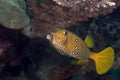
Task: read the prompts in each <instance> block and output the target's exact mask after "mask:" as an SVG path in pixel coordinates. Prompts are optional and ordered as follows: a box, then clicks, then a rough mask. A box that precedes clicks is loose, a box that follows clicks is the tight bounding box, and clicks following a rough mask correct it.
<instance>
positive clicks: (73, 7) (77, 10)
mask: <svg viewBox="0 0 120 80" xmlns="http://www.w3.org/2000/svg"><path fill="white" fill-rule="evenodd" d="M36 1H37V0H36ZM27 2H28V9H29V10H30V11H31V12H32V14H30V15H32V16H33V17H34V19H33V21H32V22H31V23H30V24H29V25H28V27H32V29H31V28H28V27H26V28H27V29H25V34H28V35H29V36H32V37H36V36H37V37H41V36H45V35H46V34H47V33H50V32H51V31H54V29H55V28H66V27H69V26H71V25H74V24H75V23H76V22H77V21H85V20H87V19H88V18H90V17H97V16H98V15H101V14H107V13H110V12H112V11H113V9H115V8H116V7H118V6H119V5H120V1H119V0H118V1H116V0H76V1H71V0H70V1H69V0H53V1H52V0H41V1H40V2H34V1H33V0H27Z"/></svg>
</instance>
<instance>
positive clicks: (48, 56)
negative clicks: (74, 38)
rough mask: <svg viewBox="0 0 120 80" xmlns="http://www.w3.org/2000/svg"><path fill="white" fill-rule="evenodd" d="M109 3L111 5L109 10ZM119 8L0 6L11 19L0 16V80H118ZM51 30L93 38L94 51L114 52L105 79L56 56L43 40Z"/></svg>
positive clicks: (92, 0) (103, 1) (35, 3)
mask: <svg viewBox="0 0 120 80" xmlns="http://www.w3.org/2000/svg"><path fill="white" fill-rule="evenodd" d="M1 1H2V0H1ZM3 1H5V0H3ZM22 1H23V2H22ZM75 2H78V3H77V4H75ZM108 2H113V3H112V4H111V5H110V4H109V3H108ZM13 3H14V4H16V6H14V10H15V11H16V13H14V11H11V9H13V7H12V6H13ZM18 3H19V5H20V4H22V7H21V6H18ZM88 3H89V5H88ZM114 3H115V4H114ZM3 4H7V5H4V6H3ZM8 4H9V6H8ZM23 4H24V5H25V6H24V8H23ZM80 4H82V5H80ZM98 5H99V7H97V8H96V6H98ZM10 6H11V7H10ZM119 6H120V0H83V1H82V0H75V1H74V2H73V1H71V0H70V1H69V0H68V1H67V0H21V2H19V0H11V2H9V3H7V0H6V2H0V13H1V12H2V11H3V10H4V8H6V7H7V8H8V11H4V13H6V14H8V15H9V16H10V17H8V16H7V17H6V14H0V16H3V18H0V79H1V80H120V77H119V75H120V15H119V14H120V7H119ZM9 8H10V10H9ZM2 9H3V10H2ZM19 11H20V12H19ZM2 13H3V12H2ZM12 15H16V16H17V17H15V18H14V17H13V16H12ZM20 15H22V17H21V16H20ZM24 16H26V17H24ZM8 18H9V19H8ZM11 20H12V21H11ZM16 21H18V22H16ZM9 22H10V23H9ZM16 23H17V24H16ZM22 23H23V24H22ZM55 28H66V29H68V30H70V31H72V32H74V33H75V34H76V35H78V36H79V37H81V38H82V39H84V38H85V37H86V35H88V34H89V35H91V36H92V37H93V38H94V40H95V48H93V49H92V51H100V50H102V49H104V48H105V47H107V46H112V47H113V48H114V50H115V61H114V64H113V66H112V69H111V70H110V71H109V72H107V73H106V74H104V75H98V74H96V72H95V65H94V62H93V61H90V63H89V64H86V65H83V66H78V65H73V64H71V60H72V59H73V58H71V57H68V56H64V55H60V54H59V53H58V52H57V51H56V50H55V49H54V48H53V46H51V45H50V44H49V42H48V40H47V39H46V34H49V33H51V32H52V31H54V30H55Z"/></svg>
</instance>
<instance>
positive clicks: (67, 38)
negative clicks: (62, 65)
mask: <svg viewBox="0 0 120 80" xmlns="http://www.w3.org/2000/svg"><path fill="white" fill-rule="evenodd" d="M47 39H48V40H49V41H50V42H51V43H52V44H53V46H54V47H55V48H56V49H57V50H58V51H59V52H60V53H61V54H63V55H68V56H71V57H75V58H77V59H79V60H84V59H88V58H91V59H93V60H94V61H95V64H96V70H97V73H98V74H104V73H106V72H107V71H108V70H109V69H110V68H111V66H112V64H113V60H114V50H113V49H112V48H111V47H108V48H106V49H104V50H103V51H101V52H100V53H94V52H91V51H90V50H89V48H88V46H87V44H86V43H85V42H84V41H83V40H82V39H81V38H79V37H77V36H76V35H75V34H74V33H72V32H70V31H68V30H58V31H56V32H53V33H51V34H50V35H47ZM86 41H88V40H86Z"/></svg>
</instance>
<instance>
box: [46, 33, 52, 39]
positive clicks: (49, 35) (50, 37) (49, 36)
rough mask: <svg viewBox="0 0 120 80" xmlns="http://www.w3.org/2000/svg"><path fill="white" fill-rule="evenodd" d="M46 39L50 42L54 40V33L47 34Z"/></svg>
mask: <svg viewBox="0 0 120 80" xmlns="http://www.w3.org/2000/svg"><path fill="white" fill-rule="evenodd" d="M46 38H47V39H48V40H50V41H52V39H53V34H52V33H51V34H47V36H46Z"/></svg>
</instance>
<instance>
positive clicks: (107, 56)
mask: <svg viewBox="0 0 120 80" xmlns="http://www.w3.org/2000/svg"><path fill="white" fill-rule="evenodd" d="M90 58H91V59H93V60H94V61H95V64H96V70H97V73H98V74H104V73H106V72H107V71H108V70H109V69H110V68H111V67H112V64H113V61H114V50H113V48H112V47H108V48H106V49H104V50H103V51H101V52H100V53H98V54H96V53H92V54H91V56H90Z"/></svg>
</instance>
